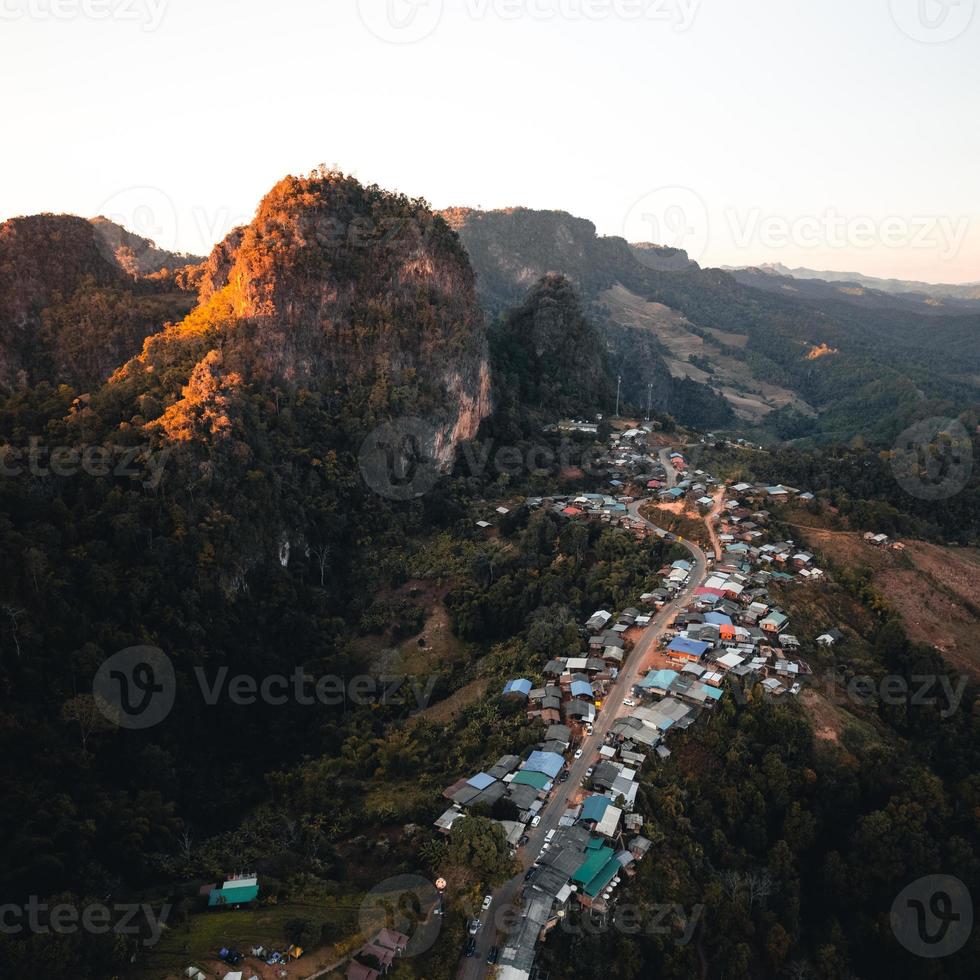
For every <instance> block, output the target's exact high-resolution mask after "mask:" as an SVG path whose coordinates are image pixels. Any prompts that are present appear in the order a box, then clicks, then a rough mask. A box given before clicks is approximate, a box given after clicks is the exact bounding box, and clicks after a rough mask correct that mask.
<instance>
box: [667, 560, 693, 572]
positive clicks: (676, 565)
mask: <svg viewBox="0 0 980 980" xmlns="http://www.w3.org/2000/svg"><path fill="white" fill-rule="evenodd" d="M670 567H671V568H683V569H684V571H685V572H689V571H690V570H691V563H690V562H689V561H685V560H684V559H683V558H678V559H677V561H675V562H674V563H673V564H672V565H671V566H670Z"/></svg>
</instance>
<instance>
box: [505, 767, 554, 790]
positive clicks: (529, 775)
mask: <svg viewBox="0 0 980 980" xmlns="http://www.w3.org/2000/svg"><path fill="white" fill-rule="evenodd" d="M512 782H515V783H517V784H518V786H533V787H534V788H535V789H544V788H545V786H547V785H548V783H550V782H551V777H550V776H549V775H548V774H547V773H544V772H528V771H527V770H526V769H522V770H521V771H520V772H519V773H516V774H515V775H514V778H513V780H512Z"/></svg>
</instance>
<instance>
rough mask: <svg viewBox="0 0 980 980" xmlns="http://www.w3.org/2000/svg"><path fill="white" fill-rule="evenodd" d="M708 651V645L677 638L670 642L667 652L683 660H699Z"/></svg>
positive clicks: (709, 645) (698, 641)
mask: <svg viewBox="0 0 980 980" xmlns="http://www.w3.org/2000/svg"><path fill="white" fill-rule="evenodd" d="M710 649H711V644H710V643H703V642H701V641H700V640H688V639H687V638H686V637H683V636H678V637H676V638H675V639H673V640H671V642H670V644H669V645H668V647H667V652H668V653H670V654H672V655H673V656H675V657H678V658H681V659H683V660H700V659H701V657H703V656H704V655H705V654H706V653H707V652H708V651H709V650H710Z"/></svg>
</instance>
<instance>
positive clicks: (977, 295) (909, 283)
mask: <svg viewBox="0 0 980 980" xmlns="http://www.w3.org/2000/svg"><path fill="white" fill-rule="evenodd" d="M759 268H760V269H762V270H763V271H764V272H769V271H771V272H774V273H776V275H780V276H791V277H792V278H793V279H822V280H823V281H824V282H855V283H857V284H858V285H861V286H868V287H869V288H870V289H878V290H881V292H884V293H927V294H929V295H931V296H950V297H953V298H956V299H980V282H970V283H931V282H921V281H918V280H914V279H911V280H910V279H880V278H878V277H876V276H866V275H863V274H862V273H860V272H830V271H825V272H818V271H816V270H814V269H807V268H805V267H802V266H801V267H799V268H796V269H791V268H789V267H788V266H785V265H783V264H782V263H781V262H766V263H764V264H763V265H761V266H759Z"/></svg>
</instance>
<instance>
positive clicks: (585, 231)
mask: <svg viewBox="0 0 980 980" xmlns="http://www.w3.org/2000/svg"><path fill="white" fill-rule="evenodd" d="M444 216H445V217H446V220H447V221H448V222H449V223H450V224H451V225H452V227H454V228H455V229H456V230H457V231H458V233H459V235H460V238H461V240H462V242H463V245H464V246H465V247H466V250H467V252H468V253H469V256H470V260H471V262H472V264H473V267H474V269H475V270H476V273H477V290H478V292H479V294H480V298H481V302H483V304H484V306H485V308H486V309H487V310H488V311H489V312H490V313H491V315H494V314H496V313H499V312H500V311H502V310H504V309H507V308H510V307H513V306H514V305H515V304H516V303H517V302H519V301H520V300H521V299H522V298H523V296H524V295H525V294H526V292H527V289H528V288H529V286H530V284H532V283H533V282H535V281H536V280H537V279H538V278H540V277H541V276H543V275H545V274H548V273H558V274H561V275H564V276H567V277H568V279H569V280H570V281H571V282H572V283H573V285H574V286H575V288H576V290H577V291H578V292H579V294H580V295H581V297H582V300H583V305H584V307H585V310H586V313H587V315H589V316H590V317H595V318H596V319H597V320H598V321H599V322H600V324H601V325H602V327H603V329H604V331H605V335H606V338H607V342H608V345H609V352H610V362H611V365H612V367H613V369H614V370H615V371H616V372H618V373H621V374H622V376H623V388H624V391H625V392H626V393H627V397H628V398H629V400H630V401H632V403H633V404H634V405H641V406H642V405H645V404H646V401H647V398H648V397H649V396H650V395H652V400H653V407H654V408H657V409H660V410H664V411H670V412H673V413H675V414H677V415H678V417H681V418H682V419H683V416H684V414H685V412H688V413H689V414H688V417H687V418H686V419H684V420H686V421H689V422H691V424H695V425H699V426H701V427H704V428H725V427H726V426H732V425H736V424H739V423H740V424H741V425H742V426H743V427H745V428H748V429H751V427H753V426H758V427H761V428H763V429H765V430H766V431H767V432H768V433H770V434H773V435H776V436H777V437H779V438H789V439H800V440H813V441H817V442H834V441H847V440H849V439H851V438H853V437H854V436H856V435H860V436H862V437H864V438H866V439H870V440H872V441H880V442H888V441H890V440H892V439H894V438H895V436H897V434H898V433H899V432H900V431H901V429H902V428H904V427H905V426H906V425H907V424H908V423H909V421H910V420H913V419H915V418H916V417H920V416H921V415H922V414H923V413H925V414H927V415H929V414H932V415H935V414H942V413H946V414H949V413H953V414H957V413H959V412H961V411H963V410H965V409H966V408H968V407H972V406H975V405H976V404H977V400H978V393H980V384H978V379H980V315H978V312H977V310H976V309H974V308H973V306H972V301H969V300H957V299H948V300H942V299H938V298H934V297H925V298H918V297H916V296H915V295H914V294H903V295H891V294H888V293H884V292H881V291H872V290H870V289H868V288H866V287H862V286H858V285H854V286H853V287H851V286H848V285H846V284H843V285H842V284H831V283H824V282H818V281H807V280H798V279H792V278H790V277H786V276H780V275H778V274H777V273H776V272H773V271H770V272H765V271H761V270H740V271H735V272H727V271H724V270H720V269H702V268H700V267H699V266H698V265H697V264H695V263H691V262H690V261H689V259H688V258H687V256H685V255H684V254H683V253H682V252H674V251H673V250H668V249H664V248H662V247H659V246H655V245H630V244H629V243H627V242H626V241H625V240H624V239H622V238H616V237H608V238H606V237H600V236H598V235H597V234H596V229H595V225H594V224H593V223H592V222H591V221H588V220H586V219H583V218H577V217H575V216H574V215H571V214H568V213H567V212H562V211H534V210H531V209H529V208H508V209H503V210H497V211H489V212H483V211H477V210H473V209H469V208H453V209H450V210H449V211H447V212H444ZM815 352H821V353H823V352H828V353H826V355H825V356H819V357H818V356H816V353H815ZM829 352H832V353H829ZM691 399H693V402H692V401H691ZM722 399H723V401H722ZM718 402H721V405H722V406H723V407H724V410H721V411H720V410H719V406H718ZM760 434H761V433H760Z"/></svg>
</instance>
